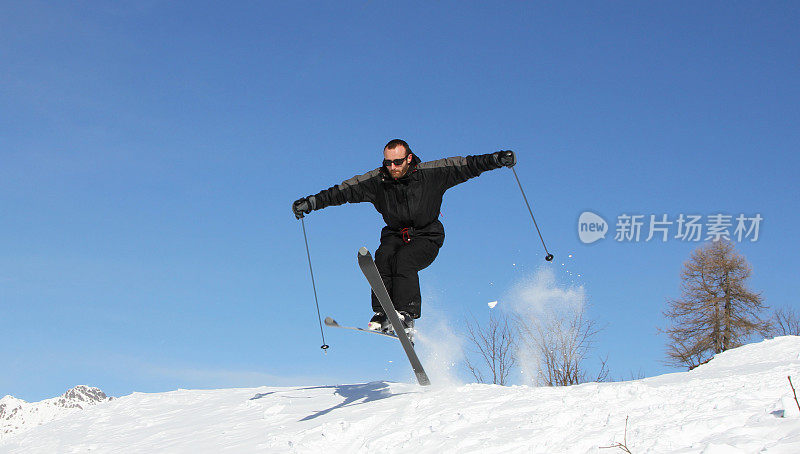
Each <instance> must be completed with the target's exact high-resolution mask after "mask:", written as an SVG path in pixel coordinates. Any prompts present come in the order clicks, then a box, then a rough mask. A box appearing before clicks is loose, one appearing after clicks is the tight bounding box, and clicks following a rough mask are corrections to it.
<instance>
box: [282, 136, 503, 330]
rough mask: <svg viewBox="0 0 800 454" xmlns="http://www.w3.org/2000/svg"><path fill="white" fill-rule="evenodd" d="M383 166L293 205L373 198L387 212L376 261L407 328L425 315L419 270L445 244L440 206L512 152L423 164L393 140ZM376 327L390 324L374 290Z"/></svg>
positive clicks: (298, 209)
mask: <svg viewBox="0 0 800 454" xmlns="http://www.w3.org/2000/svg"><path fill="white" fill-rule="evenodd" d="M383 157H384V159H383V165H382V166H381V167H380V168H377V169H375V170H371V171H369V172H367V173H365V174H363V175H358V176H355V177H353V178H351V179H349V180H347V181H344V182H343V183H342V184H338V185H336V186H333V187H331V188H329V189H325V190H323V191H320V192H319V193H318V194H316V195H311V196H308V197H304V198H302V199H299V200H297V201H295V202H294V203H293V204H292V211H293V212H294V214H295V216H296V217H297V219H300V218H302V217H303V215H304V214H308V213H311V211H312V210H319V209H322V208H325V207H328V206H332V205H341V204H343V203H345V202H350V203H358V202H370V203H372V204H373V205H374V206H375V209H376V210H378V212H379V213H380V214H381V215H383V220H384V221H385V222H386V227H384V228H383V230H381V244H380V246H379V247H378V250H377V251H375V264H376V265H377V267H378V271H380V273H381V278H383V283H384V284H385V285H386V290H388V291H389V296H391V298H392V302H393V303H394V306H395V308H396V309H397V311H398V312H399V314H400V319H401V320H403V324H404V325H405V327H406V330H407V331H409V330H410V329H411V328H413V324H414V319H416V318H419V317H420V315H421V314H422V306H421V305H422V296H421V295H420V290H419V276H418V275H417V273H418V272H419V271H420V270H423V269H425V268H427V267H428V265H430V264H431V263H433V260H434V259H435V258H436V256H437V255H438V254H439V248H440V247H442V244H444V226H443V225H442V223H441V222H440V221H439V219H438V218H439V210H440V208H441V206H442V197H443V196H444V193H445V191H447V190H448V189H450V188H452V187H453V186H455V185H457V184H459V183H463V182H465V181H467V180H468V179H470V178H474V177H477V176H478V175H480V174H481V173H482V172H484V171H486V170H492V169H498V168H500V167H503V166H506V167H512V166H514V164H515V163H516V156H515V155H514V152H513V151H510V150H505V151H498V152H495V153H489V154H484V155H478V156H467V157H461V156H456V157H452V158H446V159H439V160H437V161H429V162H420V159H419V157H417V155H416V154H414V153H413V152H412V151H411V148H409V146H408V144H407V143H406V142H405V141H403V140H400V139H394V140H391V141H389V143H387V144H386V146H385V147H384V149H383ZM372 309H373V310H374V311H375V316H374V317H372V320H370V322H369V328H370V329H373V330H383V331H387V330H389V329H390V328H391V325H390V324H389V322H388V320H387V318H386V316H385V314H383V309H382V308H381V305H380V303H379V302H378V300H377V298H376V297H375V294H373V295H372Z"/></svg>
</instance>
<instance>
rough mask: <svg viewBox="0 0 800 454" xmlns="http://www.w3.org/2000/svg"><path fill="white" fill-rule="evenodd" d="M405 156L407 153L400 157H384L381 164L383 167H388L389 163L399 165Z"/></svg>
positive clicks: (404, 159)
mask: <svg viewBox="0 0 800 454" xmlns="http://www.w3.org/2000/svg"><path fill="white" fill-rule="evenodd" d="M409 154H410V153H409ZM407 157H408V155H405V157H403V158H400V159H384V160H383V166H384V167H389V165H390V164H394V165H396V166H398V167H400V166H401V165H403V163H404V162H405V161H406V158H407Z"/></svg>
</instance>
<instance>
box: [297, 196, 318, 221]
mask: <svg viewBox="0 0 800 454" xmlns="http://www.w3.org/2000/svg"><path fill="white" fill-rule="evenodd" d="M316 205H317V199H316V198H315V197H314V196H313V195H312V196H309V197H303V198H302V199H297V200H295V201H294V203H293V204H292V213H294V217H296V218H297V219H300V218H302V217H303V216H304V214H308V213H311V210H313V209H314V208H315V207H316Z"/></svg>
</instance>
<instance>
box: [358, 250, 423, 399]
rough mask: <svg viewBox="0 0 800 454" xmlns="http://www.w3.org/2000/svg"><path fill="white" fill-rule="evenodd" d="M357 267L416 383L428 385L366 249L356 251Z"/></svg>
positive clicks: (420, 364) (412, 345) (401, 323)
mask: <svg viewBox="0 0 800 454" xmlns="http://www.w3.org/2000/svg"><path fill="white" fill-rule="evenodd" d="M358 266H359V267H361V272H362V273H364V277H366V278H367V282H369V285H370V287H372V291H373V292H374V293H375V296H376V297H377V298H378V301H379V302H380V303H381V307H382V308H383V312H384V313H385V314H386V316H387V317H388V318H389V322H391V324H392V327H393V328H394V333H395V335H396V336H397V338H398V339H399V340H400V344H401V345H402V346H403V350H405V352H406V356H408V361H409V362H410V363H411V368H412V369H414V374H415V375H416V376H417V381H418V382H419V384H420V385H422V386H427V385H430V384H431V382H430V380H429V379H428V374H426V373H425V369H423V368H422V363H421V362H419V358H418V357H417V353H416V352H415V351H414V344H412V343H411V340H410V339H409V338H408V335H406V331H405V329H404V328H403V322H401V321H400V317H399V316H398V315H397V311H396V310H395V308H394V304H392V299H391V298H390V297H389V292H388V291H386V286H385V285H383V279H381V274H380V272H378V267H377V266H376V265H375V260H373V259H372V254H370V253H369V250H368V249H367V248H366V247H362V248H361V249H359V250H358Z"/></svg>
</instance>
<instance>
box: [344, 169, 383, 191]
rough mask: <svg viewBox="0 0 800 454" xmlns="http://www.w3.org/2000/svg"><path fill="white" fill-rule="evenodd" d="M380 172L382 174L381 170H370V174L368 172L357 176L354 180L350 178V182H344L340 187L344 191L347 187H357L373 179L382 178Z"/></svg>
mask: <svg viewBox="0 0 800 454" xmlns="http://www.w3.org/2000/svg"><path fill="white" fill-rule="evenodd" d="M380 172H381V169H380V168H377V169H375V170H370V171H369V172H367V173H365V174H363V175H356V176H354V177H353V178H350V179H349V180H344V181H343V182H342V184H340V185H339V186H341V187H342V189H344V188H346V187H350V186H355V185H357V184H359V183H363V182H365V181H367V180H369V179H371V178H375V177H378V176H380Z"/></svg>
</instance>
